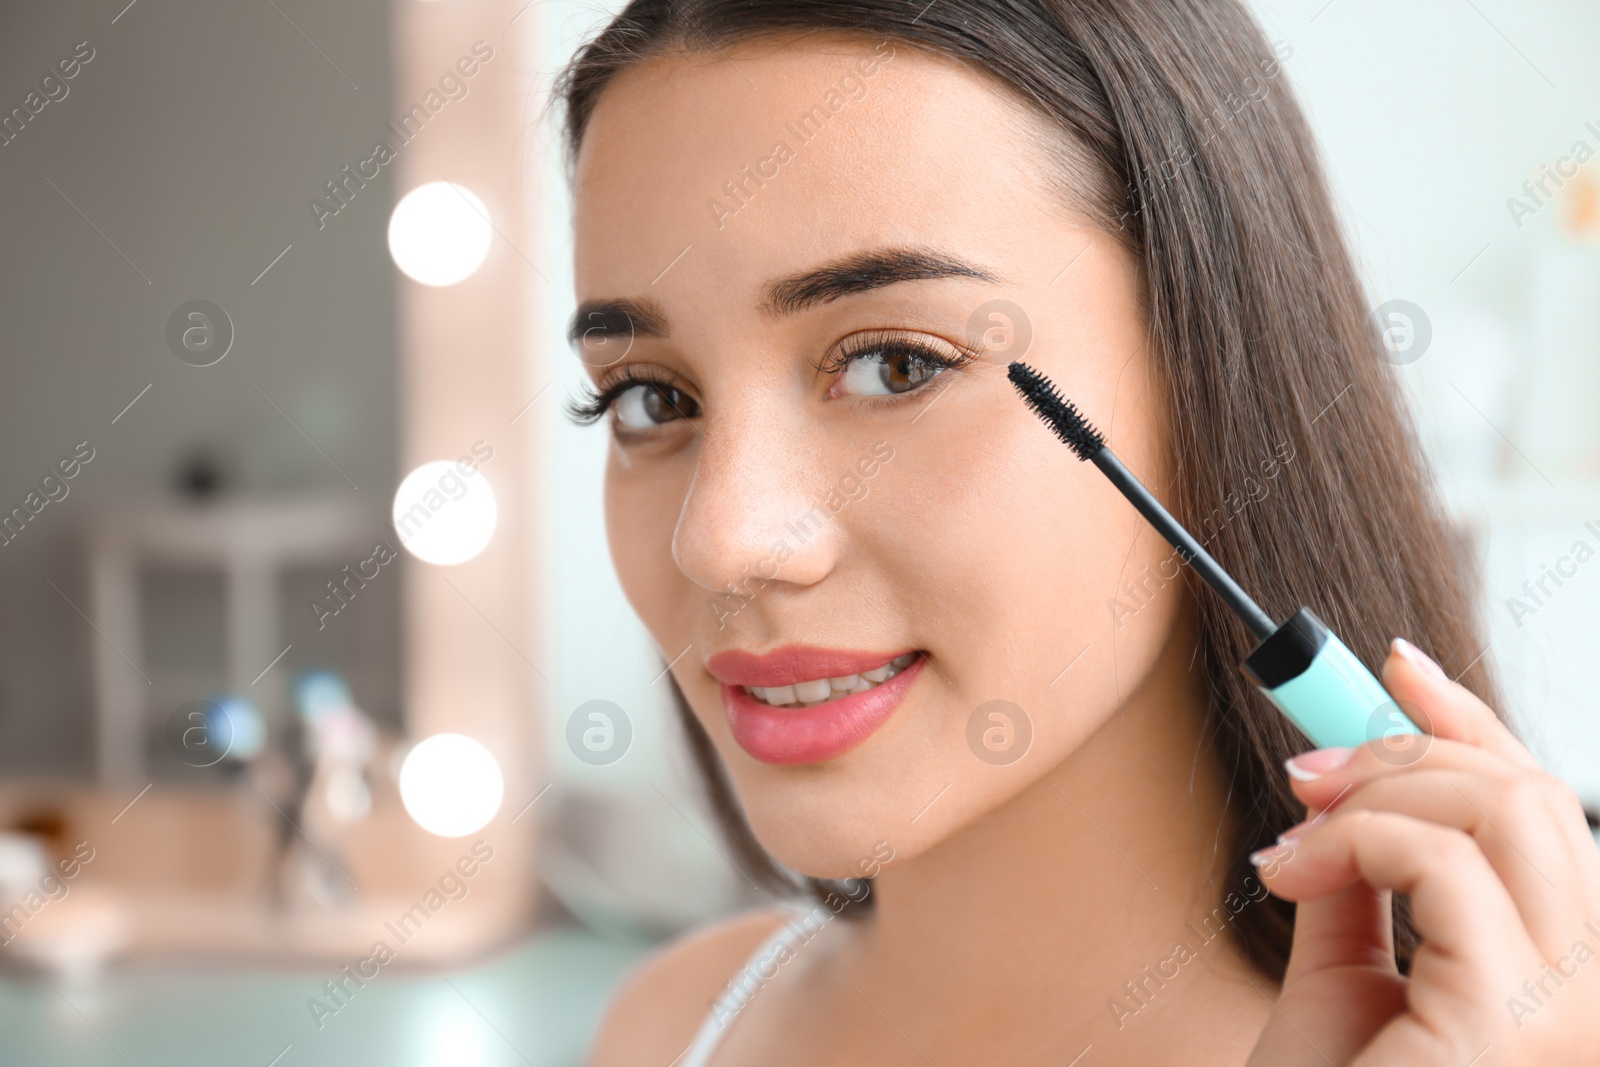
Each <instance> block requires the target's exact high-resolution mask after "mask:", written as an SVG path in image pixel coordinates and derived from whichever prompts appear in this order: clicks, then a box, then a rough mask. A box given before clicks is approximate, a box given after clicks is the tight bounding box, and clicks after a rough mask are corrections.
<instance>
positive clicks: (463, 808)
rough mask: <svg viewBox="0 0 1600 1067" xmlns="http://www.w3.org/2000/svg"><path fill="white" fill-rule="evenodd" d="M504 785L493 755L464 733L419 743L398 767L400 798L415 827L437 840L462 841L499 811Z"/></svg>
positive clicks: (443, 735) (431, 738)
mask: <svg viewBox="0 0 1600 1067" xmlns="http://www.w3.org/2000/svg"><path fill="white" fill-rule="evenodd" d="M504 795H505V782H504V780H503V779H502V778H501V776H500V764H498V763H496V762H495V758H494V755H493V754H492V753H491V752H490V751H489V750H488V749H487V748H485V747H484V746H483V744H482V743H481V742H478V741H475V740H473V739H472V738H470V737H468V736H467V735H465V734H434V735H433V736H432V737H429V738H426V739H425V740H422V741H419V742H417V744H416V747H414V748H413V749H412V750H411V751H410V752H408V753H406V758H405V762H404V763H402V764H401V765H400V799H401V801H403V802H404V803H405V806H406V812H407V813H408V814H409V815H410V816H411V817H412V818H413V819H414V820H416V823H417V825H418V826H420V827H422V828H423V829H424V830H426V831H428V832H429V833H430V834H438V835H439V836H440V837H463V836H465V835H466V834H470V833H473V832H474V831H477V830H481V829H483V828H484V827H485V826H487V825H488V823H489V820H490V819H492V818H494V816H495V813H496V812H498V811H499V810H500V801H501V798H502V797H503V796H504Z"/></svg>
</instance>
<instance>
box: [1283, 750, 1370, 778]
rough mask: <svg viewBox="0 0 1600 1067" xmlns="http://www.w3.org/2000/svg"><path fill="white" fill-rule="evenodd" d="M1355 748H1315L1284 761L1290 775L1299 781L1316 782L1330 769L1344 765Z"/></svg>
mask: <svg viewBox="0 0 1600 1067" xmlns="http://www.w3.org/2000/svg"><path fill="white" fill-rule="evenodd" d="M1354 751H1355V749H1353V748H1314V749H1312V750H1311V751H1310V752H1302V753H1300V755H1298V756H1291V757H1289V758H1288V759H1286V760H1284V761H1283V766H1284V769H1285V770H1287V771H1288V772H1289V777H1290V778H1293V779H1294V780H1295V781H1297V782H1314V781H1316V780H1317V779H1318V778H1321V777H1322V776H1323V775H1325V774H1327V773H1328V772H1329V771H1331V770H1333V769H1335V768H1337V767H1343V766H1344V765H1345V763H1347V762H1348V761H1349V759H1350V754H1351V753H1352V752H1354Z"/></svg>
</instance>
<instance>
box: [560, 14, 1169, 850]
mask: <svg viewBox="0 0 1600 1067" xmlns="http://www.w3.org/2000/svg"><path fill="white" fill-rule="evenodd" d="M1046 136H1047V130H1046V129H1045V128H1044V127H1043V126H1042V125H1040V124H1039V120H1037V119H1035V118H1034V117H1032V116H1031V115H1030V114H1028V113H1026V112H1025V111H1023V110H1022V109H1021V108H1020V107H1019V106H1018V105H1016V104H1015V103H1013V102H1012V100H1011V99H1010V98H1009V97H1008V96H1006V95H1005V94H1004V93H1003V92H1002V91H1000V90H999V89H997V88H996V87H995V86H994V85H993V84H991V83H990V82H988V81H987V80H985V79H984V78H982V77H980V76H978V75H976V74H974V73H972V72H970V71H968V70H967V69H965V68H963V67H961V66H959V65H957V64H955V63H953V62H950V61H947V60H944V59H941V58H937V57H933V56H930V55H927V54H924V53H920V52H914V51H912V50H911V49H909V48H907V47H906V46H904V45H899V46H891V45H890V44H888V43H887V42H884V43H879V42H874V41H870V40H853V39H844V38H836V39H831V40H828V39H825V40H824V41H823V42H822V43H819V42H818V41H817V39H815V38H810V39H808V40H806V41H804V42H800V41H797V40H790V41H786V42H785V43H784V45H783V46H782V47H781V48H779V47H775V46H773V45H771V44H747V45H741V46H737V47H727V46H725V47H723V48H721V49H720V50H719V51H713V52H712V53H711V54H710V55H709V56H696V57H692V58H685V57H680V56H675V57H671V58H659V59H653V60H649V61H646V62H643V63H639V64H636V65H634V66H633V67H631V68H630V69H628V70H627V71H625V72H624V73H623V74H622V75H620V76H619V77H618V78H617V79H616V81H614V82H613V83H612V84H611V85H610V86H609V87H608V88H607V89H606V90H605V92H604V93H603V95H602V97H601V99H600V102H599V104H598V106H597V108H596V109H595V112H594V114H593V118H592V121H591V122H590V124H589V127H588V131H587V134H586V137H585V140H584V142H583V146H582V150H581V152H580V154H579V159H578V169H577V183H576V196H577V202H576V241H577V263H576V269H577V273H576V276H577V289H578V298H579V301H580V308H579V314H578V316H577V317H576V319H575V327H576V332H578V333H579V334H581V335H583V336H582V337H581V338H580V343H579V345H578V349H579V352H580V354H581V355H582V356H583V358H584V359H585V361H586V363H587V364H588V369H589V373H590V375H591V377H592V380H593V382H594V384H595V386H596V388H597V390H599V391H600V392H601V393H602V394H604V393H606V392H608V391H610V387H611V386H613V385H616V386H618V388H619V389H620V392H615V393H613V398H612V401H611V404H610V412H611V414H610V417H609V420H608V421H609V423H610V425H611V429H612V441H611V446H610V460H609V465H608V468H607V474H606V513H607V523H608V531H609V537H610V544H611V552H612V555H613V557H614V559H615V561H616V566H617V569H618V572H619V573H620V575H621V580H622V584H623V588H624V589H625V591H626V593H627V595H628V598H629V600H630V601H631V602H632V604H633V606H634V608H635V609H636V610H637V611H638V613H639V615H640V616H641V617H642V618H643V620H644V622H645V624H646V626H648V627H649V629H650V631H651V633H652V635H653V636H654V638H655V640H656V642H657V643H658V644H659V646H660V648H661V650H662V651H663V652H664V653H665V656H666V658H667V659H668V660H671V661H672V668H671V669H672V673H673V675H674V676H675V678H676V679H677V681H678V684H679V685H680V686H681V688H682V690H683V692H684V694H685V695H686V696H687V698H688V700H689V703H690V705H691V706H692V708H693V710H694V714H695V715H696V716H697V717H698V719H699V721H700V722H701V723H702V724H703V725H704V727H705V729H706V731H707V733H708V734H709V735H710V736H711V739H712V741H713V742H714V743H715V745H716V747H717V750H718V752H719V753H720V754H721V756H722V759H723V760H724V761H725V762H726V764H727V766H728V768H729V770H730V772H731V775H732V778H733V781H734V784H735V786H736V788H737V790H738V793H739V797H740V800H741V801H742V803H743V805H744V808H745V811H746V813H747V815H748V817H749V819H750V822H751V825H752V827H753V828H754V830H755V832H756V834H757V836H758V837H759V838H760V840H761V841H762V843H763V844H764V845H765V846H766V847H767V848H768V849H769V850H770V851H771V852H772V853H773V854H774V855H776V856H777V857H778V859H780V860H781V861H783V862H784V863H786V864H788V865H789V866H791V867H793V868H795V869H797V870H800V871H803V872H805V873H808V874H812V875H817V876H823V877H841V876H844V875H849V874H859V873H863V872H865V873H871V871H870V870H869V866H870V864H871V863H872V861H873V858H874V857H875V856H878V855H880V853H879V852H878V849H879V848H881V845H880V843H887V844H888V845H889V846H890V847H892V848H893V850H894V854H895V855H896V856H897V857H899V858H901V859H903V858H906V857H908V856H912V855H915V854H917V853H918V852H920V851H923V850H925V849H926V848H928V847H929V846H930V845H932V844H934V843H937V842H938V841H939V840H941V839H943V838H945V837H947V836H949V835H950V834H952V833H953V832H954V831H955V830H957V829H959V828H961V827H963V826H965V825H967V824H969V823H971V822H972V821H973V820H974V819H976V818H978V817H980V816H981V815H983V814H985V813H986V812H988V811H991V810H993V809H994V808H996V807H997V806H998V805H1000V804H1002V803H1004V802H1005V801H1006V800H1007V799H1008V798H1011V797H1013V796H1015V795H1017V794H1018V793H1019V792H1021V791H1023V790H1025V789H1027V788H1028V787H1029V786H1030V785H1032V784H1034V783H1036V782H1038V781H1039V780H1040V778H1041V777H1042V776H1043V775H1044V774H1045V773H1046V772H1047V771H1049V770H1051V769H1052V768H1053V767H1055V766H1056V765H1058V764H1060V763H1061V761H1062V760H1064V759H1066V758H1067V757H1069V756H1070V755H1071V754H1072V753H1073V752H1074V751H1075V750H1076V749H1078V748H1079V747H1080V746H1082V745H1084V743H1085V742H1086V740H1087V739H1089V738H1090V737H1091V736H1092V735H1093V734H1094V733H1095V732H1096V731H1097V730H1098V729H1099V728H1100V727H1101V726H1102V725H1103V724H1105V723H1106V722H1107V721H1108V720H1109V719H1110V718H1111V717H1112V716H1113V715H1114V714H1115V713H1116V712H1117V710H1118V708H1119V707H1120V706H1122V704H1123V703H1124V702H1125V701H1126V700H1127V699H1128V698H1129V695H1130V694H1131V693H1132V692H1134V691H1135V690H1137V689H1138V688H1139V687H1140V686H1141V684H1143V682H1144V681H1145V680H1146V679H1148V678H1149V677H1151V676H1152V674H1153V672H1154V671H1155V667H1156V664H1157V661H1158V657H1159V656H1160V654H1161V652H1162V650H1163V648H1164V646H1165V645H1166V643H1167V642H1168V640H1169V638H1171V636H1172V635H1173V634H1174V633H1175V632H1176V628H1177V624H1178V619H1179V611H1180V605H1181V603H1182V601H1181V598H1180V597H1179V596H1178V595H1177V587H1176V586H1175V585H1174V587H1173V588H1169V589H1167V590H1166V591H1165V592H1164V593H1161V592H1159V591H1158V588H1157V587H1158V586H1159V584H1160V582H1161V580H1160V579H1159V578H1155V579H1154V580H1153V581H1152V579H1151V576H1152V575H1156V574H1158V572H1162V571H1163V569H1165V573H1168V574H1170V573H1171V568H1170V567H1166V568H1163V563H1164V562H1165V561H1167V560H1169V559H1170V557H1171V549H1170V548H1169V547H1168V546H1167V545H1165V544H1164V543H1163V542H1162V541H1160V539H1159V538H1158V537H1157V536H1156V535H1155V534H1154V533H1153V532H1152V531H1150V530H1149V529H1148V528H1147V527H1146V526H1145V525H1144V523H1143V520H1141V519H1140V518H1139V517H1138V515H1137V513H1136V512H1135V511H1134V510H1133V508H1132V507H1131V506H1130V505H1129V504H1127V503H1126V502H1125V501H1124V500H1123V499H1122V497H1121V496H1120V495H1119V494H1118V493H1117V491H1116V490H1115V489H1114V488H1113V487H1112V486H1111V485H1110V484H1109V483H1108V482H1107V481H1106V479H1105V478H1104V476H1102V475H1101V474H1100V473H1099V472H1098V471H1097V470H1096V469H1095V468H1093V467H1092V466H1091V465H1089V464H1086V463H1082V462H1080V461H1079V460H1077V459H1076V458H1075V457H1074V456H1073V454H1072V453H1071V452H1070V451H1069V450H1068V449H1067V448H1066V447H1064V446H1063V445H1062V444H1060V443H1059V442H1058V441H1057V439H1056V438H1055V437H1054V436H1052V435H1051V433H1050V432H1049V431H1048V430H1047V429H1046V428H1045V427H1044V425H1043V424H1042V423H1040V421H1039V420H1038V419H1037V418H1036V417H1035V416H1034V415H1033V414H1032V413H1031V412H1030V411H1029V410H1028V408H1027V407H1026V406H1025V405H1024V404H1023V403H1022V401H1021V399H1020V398H1019V397H1018V395H1017V393H1016V391H1015V390H1014V389H1013V387H1012V386H1011V384H1010V383H1009V382H1008V380H1007V378H1006V365H1007V364H1008V363H1009V362H1010V361H1011V360H1013V359H1025V360H1026V361H1027V362H1028V363H1030V364H1031V365H1033V366H1034V367H1036V368H1038V369H1039V370H1041V371H1042V372H1043V373H1045V374H1046V375H1048V376H1049V377H1050V378H1052V379H1053V380H1054V381H1055V382H1056V384H1057V385H1058V387H1059V388H1060V390H1061V391H1062V393H1063V394H1064V395H1065V396H1066V397H1068V398H1069V399H1071V400H1073V401H1075V402H1076V403H1077V404H1078V406H1079V407H1080V408H1081V409H1082V410H1083V411H1084V412H1085V413H1086V414H1087V416H1088V417H1089V418H1090V419H1091V420H1092V421H1093V422H1094V423H1095V424H1096V425H1097V426H1098V427H1099V428H1100V429H1101V430H1102V431H1103V432H1104V433H1105V434H1106V436H1107V438H1108V440H1109V441H1110V443H1111V444H1112V446H1113V447H1114V449H1115V450H1116V451H1117V453H1118V454H1119V455H1120V456H1121V457H1122V458H1123V460H1124V461H1125V462H1126V463H1127V464H1128V465H1129V466H1130V467H1132V468H1133V469H1134V470H1135V471H1137V472H1138V473H1140V474H1141V475H1142V476H1143V477H1144V478H1145V479H1146V480H1147V482H1148V483H1149V484H1151V485H1152V486H1154V487H1156V488H1157V489H1158V491H1159V490H1160V489H1161V488H1162V487H1164V486H1165V485H1166V484H1167V478H1168V472H1169V471H1170V470H1171V462H1170V457H1169V456H1168V455H1167V454H1166V451H1165V445H1164V443H1163V442H1164V441H1165V428H1164V426H1163V425H1162V421H1161V415H1160V410H1161V408H1160V404H1159V402H1158V395H1159V393H1158V386H1157V383H1156V379H1155V378H1154V376H1153V373H1152V371H1153V367H1152V362H1151V357H1150V354H1149V352H1148V350H1147V346H1146V343H1145V328H1146V327H1145V317H1144V315H1143V312H1142V310H1141V305H1140V298H1139V285H1138V277H1137V273H1136V271H1135V268H1134V264H1133V262H1132V260H1131V258H1130V257H1129V255H1128V254H1127V253H1126V252H1125V251H1124V250H1123V249H1122V248H1121V247H1120V246H1119V245H1118V244H1117V242H1116V241H1115V240H1114V239H1112V238H1111V237H1110V236H1108V235H1107V234H1105V233H1103V232H1101V231H1100V230H1098V229H1095V228H1093V227H1091V226H1090V225H1089V224H1087V223H1086V222H1084V221H1082V220H1079V219H1075V218H1074V216H1073V215H1072V214H1071V213H1070V212H1069V211H1068V210H1067V208H1066V207H1065V206H1063V204H1062V202H1061V200H1060V197H1059V195H1058V194H1057V193H1056V192H1054V191H1052V186H1051V184H1050V182H1049V174H1050V172H1049V170H1048V169H1047V168H1048V163H1047V157H1046V155H1045V153H1044V151H1043V149H1042V148H1041V144H1042V142H1043V140H1044V138H1045V137H1046ZM1125 580H1131V581H1133V582H1134V583H1135V584H1136V585H1140V586H1141V590H1140V591H1139V592H1137V593H1133V594H1131V595H1130V592H1129V590H1128V588H1127V587H1125V586H1124V582H1125ZM1168 584H1172V583H1168ZM1116 601H1120V604H1121V607H1120V608H1118V609H1116V610H1114V608H1115V604H1114V603H1113V602H1116ZM1142 603H1143V604H1146V606H1143V607H1140V605H1141V604H1142ZM907 657H914V658H913V659H911V660H910V663H909V665H908V666H904V667H903V669H899V672H898V673H894V672H896V670H897V667H896V664H897V663H898V664H906V663H907ZM886 671H887V672H889V673H888V676H887V677H886V676H885V675H886ZM852 676H854V677H852ZM829 678H834V679H838V682H836V683H835V682H826V683H824V680H825V679H829ZM874 679H884V680H883V681H881V682H875V681H874ZM852 683H853V684H852ZM746 687H749V688H750V689H751V690H754V692H747V691H746ZM817 701H820V703H817ZM786 703H787V704H788V705H790V706H783V705H784V704H786Z"/></svg>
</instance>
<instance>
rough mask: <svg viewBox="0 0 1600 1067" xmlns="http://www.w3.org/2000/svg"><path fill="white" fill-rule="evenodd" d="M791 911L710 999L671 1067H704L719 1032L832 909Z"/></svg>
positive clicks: (818, 907) (824, 921) (814, 907)
mask: <svg viewBox="0 0 1600 1067" xmlns="http://www.w3.org/2000/svg"><path fill="white" fill-rule="evenodd" d="M793 911H794V915H793V916H792V917H791V918H789V919H788V920H786V921H785V922H784V923H783V924H782V925H781V926H779V927H778V929H777V930H775V931H773V933H772V934H771V936H769V937H768V938H767V939H766V940H765V941H763V942H762V943H761V945H760V946H759V947H758V948H757V949H756V950H755V951H754V952H752V953H751V954H750V958H749V959H748V960H746V961H745V965H744V967H743V968H741V969H740V971H739V973H738V974H736V975H735V976H734V977H733V979H732V980H731V981H730V982H729V983H728V987H727V989H725V990H724V991H723V993H722V996H720V997H718V998H717V999H716V1001H715V1002H713V1004H712V1005H711V1010H710V1011H709V1012H708V1013H707V1014H706V1017H705V1019H704V1020H703V1021H702V1022H701V1023H700V1029H699V1030H698V1031H696V1033H695V1035H694V1040H693V1041H692V1042H690V1044H689V1050H688V1052H686V1053H685V1054H684V1055H683V1056H682V1058H680V1059H679V1060H678V1061H677V1063H676V1064H675V1065H674V1067H706V1064H707V1063H709V1062H710V1061H711V1054H712V1053H713V1052H715V1051H716V1048H717V1045H718V1044H719V1043H720V1042H721V1041H722V1038H723V1035H725V1034H726V1033H727V1032H728V1028H729V1027H730V1026H732V1025H733V1020H734V1019H736V1018H737V1017H738V1015H739V1013H740V1012H741V1011H743V1010H744V1008H745V1005H747V1004H749V1003H750V1000H751V998H752V997H754V996H755V995H756V993H757V992H758V991H759V990H760V989H761V987H762V986H764V985H765V984H766V983H768V982H770V981H771V980H772V979H773V978H774V977H775V976H776V975H777V973H778V967H779V965H780V964H782V962H783V957H784V956H786V955H787V954H788V953H790V952H792V951H794V949H795V947H796V946H798V945H800V944H803V943H804V942H806V941H809V940H811V938H813V937H815V936H816V933H817V931H818V930H821V929H822V928H823V927H824V926H826V925H827V924H828V923H829V922H830V921H832V919H833V912H832V911H830V910H829V909H828V908H827V907H825V906H824V905H822V904H820V903H806V904H799V905H797V906H795V907H794V908H793Z"/></svg>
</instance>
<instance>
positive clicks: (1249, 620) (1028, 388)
mask: <svg viewBox="0 0 1600 1067" xmlns="http://www.w3.org/2000/svg"><path fill="white" fill-rule="evenodd" d="M1006 377H1008V378H1010V379H1011V384H1013V385H1015V386H1016V387H1017V391H1018V392H1020V393H1021V394H1022V397H1023V399H1024V400H1026V401H1027V403H1028V406H1029V407H1031V408H1032V409H1033V411H1034V414H1036V415H1038V416H1039V417H1040V418H1041V419H1043V420H1044V422H1045V425H1047V426H1049V427H1050V428H1051V429H1052V430H1053V431H1055V434H1056V436H1057V437H1059V438H1061V440H1062V441H1063V442H1064V443H1065V444H1066V445H1067V447H1069V448H1071V449H1072V451H1073V452H1074V453H1075V454H1076V455H1077V457H1078V458H1079V459H1086V460H1089V461H1090V462H1092V463H1093V464H1094V465H1095V466H1096V467H1099V468H1100V470H1101V472H1102V473H1104V474H1105V476H1106V477H1107V478H1109V479H1111V484H1112V485H1115V486H1116V487H1117V488H1118V489H1120V490H1122V495H1123V496H1125V497H1127V498H1128V500H1129V501H1130V502H1131V503H1132V504H1133V506H1134V507H1136V508H1138V509H1139V513H1140V514H1141V515H1143V516H1144V517H1145V518H1146V519H1147V520H1149V522H1150V525H1151V526H1154V527H1155V528H1156V530H1157V531H1158V532H1159V533H1160V534H1161V536H1162V537H1165V538H1166V539H1167V543H1168V544H1170V545H1171V546H1172V547H1173V548H1175V549H1177V551H1178V558H1179V559H1181V560H1183V562H1185V563H1187V564H1189V565H1190V566H1191V567H1193V568H1194V569H1195V573H1196V574H1198V575H1200V577H1201V578H1204V579H1205V581H1206V584H1207V585H1209V586H1211V588H1213V589H1215V590H1216V591H1217V595H1218V596H1220V597H1221V598H1222V602H1223V603H1225V604H1227V605H1228V607H1229V608H1231V609H1233V613H1234V614H1235V615H1237V616H1238V617H1239V620H1240V621H1241V622H1243V623H1244V624H1245V625H1246V626H1248V627H1250V629H1251V631H1252V632H1253V633H1254V634H1255V635H1256V638H1257V640H1260V641H1265V640H1266V639H1267V638H1269V637H1271V636H1272V635H1273V634H1274V633H1276V632H1277V630H1278V624H1277V623H1275V622H1273V621H1272V619H1271V617H1270V616H1268V615H1267V613H1266V612H1264V611H1262V610H1261V608H1260V606H1259V605H1257V604H1256V602H1255V601H1254V600H1251V599H1250V595H1249V594H1248V593H1246V592H1245V591H1244V590H1243V589H1240V588H1239V584H1238V583H1237V582H1235V581H1234V580H1233V578H1232V577H1230V576H1229V574H1228V572H1227V571H1225V570H1223V569H1222V567H1221V565H1220V564H1218V563H1217V561H1216V560H1214V559H1212V558H1211V554H1210V553H1209V552H1207V551H1206V550H1205V549H1204V548H1202V547H1200V542H1199V541H1196V540H1195V539H1194V536H1193V535H1192V534H1190V533H1189V531H1188V530H1185V529H1184V528H1183V526H1182V524H1180V523H1179V522H1178V520H1177V519H1175V518H1173V517H1172V514H1171V513H1170V512H1168V511H1167V509H1166V508H1164V507H1162V506H1161V501H1159V500H1157V499H1156V498H1155V497H1154V496H1153V495H1151V493H1150V490H1149V489H1147V488H1146V487H1145V484H1144V483H1143V482H1141V481H1140V480H1139V479H1137V478H1135V477H1134V476H1133V474H1132V472H1130V471H1129V470H1128V468H1127V467H1124V466H1123V465H1122V461H1121V460H1120V459H1118V458H1117V456H1116V453H1114V452H1112V451H1111V449H1110V448H1108V447H1106V441H1105V438H1104V437H1102V436H1100V431H1099V430H1096V429H1095V428H1094V427H1093V426H1092V425H1090V424H1089V421H1088V420H1087V419H1085V418H1084V417H1083V415H1082V414H1080V413H1079V411H1078V409H1077V408H1076V407H1075V406H1074V405H1073V403H1072V401H1070V400H1068V399H1066V398H1065V397H1063V396H1062V395H1061V394H1060V393H1059V392H1057V391H1056V387H1055V386H1054V385H1052V384H1051V383H1050V379H1048V378H1046V377H1045V376H1044V375H1042V374H1040V373H1039V372H1038V371H1036V370H1034V369H1033V368H1032V367H1030V366H1028V365H1027V364H1026V363H1020V362H1014V363H1012V364H1011V365H1010V366H1009V367H1008V368H1007V369H1006Z"/></svg>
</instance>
